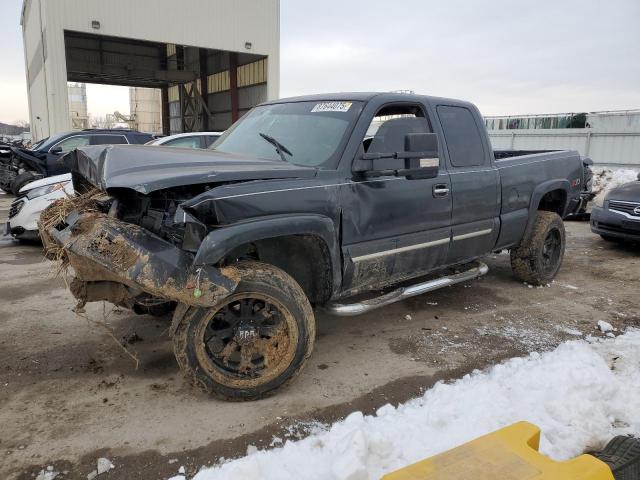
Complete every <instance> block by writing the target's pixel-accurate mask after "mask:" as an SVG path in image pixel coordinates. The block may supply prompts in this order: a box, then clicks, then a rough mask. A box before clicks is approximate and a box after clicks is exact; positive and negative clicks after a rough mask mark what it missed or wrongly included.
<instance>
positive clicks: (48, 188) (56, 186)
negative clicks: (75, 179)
mask: <svg viewBox="0 0 640 480" xmlns="http://www.w3.org/2000/svg"><path fill="white" fill-rule="evenodd" d="M67 183H69V182H59V183H52V184H51V185H45V186H44V187H38V188H34V189H33V190H29V191H28V192H27V198H28V199H29V200H33V199H34V198H37V197H41V196H42V195H47V194H48V193H51V192H55V191H56V190H62V189H63V188H64V187H65V185H66V184H67Z"/></svg>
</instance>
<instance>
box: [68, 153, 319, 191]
mask: <svg viewBox="0 0 640 480" xmlns="http://www.w3.org/2000/svg"><path fill="white" fill-rule="evenodd" d="M64 162H65V164H66V165H67V166H68V167H69V169H70V170H71V171H72V173H73V175H74V178H75V176H76V175H80V176H81V177H83V178H84V179H85V180H87V181H88V182H89V183H91V184H92V185H94V186H95V187H97V188H99V189H101V190H103V191H107V190H109V189H111V188H131V189H133V190H136V191H138V192H140V193H143V194H148V193H150V192H153V191H155V190H162V189H165V188H171V187H178V186H182V185H195V184H202V183H222V182H231V181H242V180H267V179H278V178H309V177H313V176H314V175H315V174H316V169H315V168H310V167H299V166H296V165H292V164H290V163H288V162H281V161H276V160H260V159H254V158H248V157H242V156H239V155H235V154H230V153H224V152H216V151H214V150H194V149H187V148H175V147H161V146H159V147H154V146H146V145H145V146H143V145H96V146H90V147H81V148H78V149H77V150H74V151H72V152H70V153H68V154H67V155H66V156H65V158H64ZM74 182H75V180H74Z"/></svg>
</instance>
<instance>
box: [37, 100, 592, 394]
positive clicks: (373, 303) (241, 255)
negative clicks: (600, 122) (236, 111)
mask: <svg viewBox="0 0 640 480" xmlns="http://www.w3.org/2000/svg"><path fill="white" fill-rule="evenodd" d="M211 148H212V149H211V150H209V151H202V150H183V149H180V150H178V149H171V148H162V147H148V148H132V147H126V146H116V147H112V148H110V149H108V150H106V149H105V148H100V147H83V148H79V149H77V150H74V151H73V152H71V153H70V154H69V155H68V156H67V157H65V161H67V162H69V164H70V165H71V169H72V178H73V184H74V188H75V190H76V191H77V192H83V191H87V190H88V189H89V188H98V189H100V190H102V191H103V192H104V195H102V196H100V197H99V198H96V197H92V198H95V201H94V203H93V204H92V205H90V207H91V208H88V209H87V208H86V207H84V208H82V207H80V208H79V209H76V210H72V211H71V212H70V213H69V214H68V216H67V217H66V219H65V220H64V221H62V222H57V221H56V219H57V218H59V217H58V216H57V215H55V211H54V209H55V208H58V207H55V206H54V208H52V212H50V213H51V216H50V218H52V219H53V221H52V222H50V223H48V224H47V225H48V228H46V229H45V230H44V231H42V232H41V235H42V237H43V239H45V243H46V244H48V245H51V247H52V248H53V249H56V248H57V249H58V250H57V251H58V252H60V250H59V249H62V251H63V252H66V257H67V260H68V261H69V262H70V265H71V266H72V267H73V270H74V273H75V275H76V278H75V279H74V280H73V281H72V282H71V284H70V289H71V291H72V293H73V294H74V295H75V296H76V298H77V299H78V308H79V309H81V308H82V307H83V306H84V304H85V303H86V302H90V301H102V300H107V301H110V302H113V303H116V304H119V305H124V306H126V307H129V308H133V309H134V310H140V309H143V311H144V309H145V308H150V307H153V308H160V307H161V306H163V305H165V306H167V307H169V306H173V305H177V306H176V308H175V312H174V317H173V324H172V327H171V330H170V332H171V335H172V338H173V341H174V350H175V354H176V358H177V361H178V363H179V364H180V366H181V368H182V369H183V371H184V372H185V373H186V374H187V375H188V376H189V378H191V379H192V380H193V382H194V383H196V384H198V385H200V386H201V387H203V388H204V389H205V390H206V391H208V392H212V393H215V394H217V395H219V396H222V397H225V398H243V399H253V398H259V397H261V396H264V395H266V394H268V393H269V392H271V391H273V390H275V389H276V388H278V387H280V386H282V385H284V384H285V383H287V382H288V381H290V380H291V379H292V378H294V377H295V376H296V374H297V373H298V372H300V370H301V368H302V366H303V364H304V363H305V361H306V359H307V358H308V357H309V356H310V355H311V352H312V350H313V345H314V341H315V317H314V312H313V308H312V307H322V308H324V309H327V310H328V311H329V312H331V313H333V314H335V315H356V314H359V313H363V312H366V311H369V310H371V309H374V308H378V307H382V306H384V305H387V304H389V303H391V302H394V301H397V300H401V299H404V298H407V297H410V296H412V295H417V294H420V293H425V292H428V291H431V290H435V289H436V288H441V287H444V286H448V285H453V284H455V283H459V282H462V281H467V280H470V279H472V278H475V277H478V276H480V275H484V274H485V273H486V272H487V266H486V265H485V264H483V263H481V262H477V260H478V259H479V258H481V257H483V256H485V255H487V254H489V253H491V252H494V251H497V250H502V249H508V250H510V251H511V264H512V268H513V272H514V274H515V276H516V278H518V279H519V280H520V281H526V282H528V283H530V284H534V285H542V284H546V283H548V282H550V281H551V280H552V279H553V278H554V276H555V275H556V273H557V272H558V269H559V268H560V265H561V263H562V258H563V254H564V248H565V230H564V224H563V222H562V218H563V216H564V215H565V214H566V213H567V212H573V211H575V209H576V207H577V206H578V205H579V203H580V201H581V194H582V192H583V185H585V175H586V174H585V169H584V164H583V159H581V158H580V155H579V154H578V153H577V152H575V151H547V152H531V151H528V152H520V151H501V152H499V153H497V152H494V151H493V150H492V148H491V144H490V142H489V137H488V135H487V132H486V130H485V127H484V122H483V119H482V116H481V115H480V112H478V109H477V108H476V107H475V106H473V105H472V104H470V103H467V102H462V101H459V100H452V99H444V98H435V97H427V96H419V95H407V94H397V93H380V94H376V93H350V94H349V93H342V94H328V95H317V96H308V97H298V98H292V99H284V100H277V101H273V102H269V103H266V104H263V105H260V106H258V107H256V108H255V109H253V110H252V111H251V112H249V113H247V114H246V115H245V116H244V117H243V118H242V119H241V120H240V121H239V122H237V123H235V124H234V125H233V126H232V127H231V128H230V129H229V130H227V131H226V132H225V133H224V134H223V135H222V136H221V137H220V138H219V139H218V141H217V142H216V143H215V144H213V145H212V147H211ZM132 163H134V164H135V165H136V168H135V170H133V169H132V168H131V164H132ZM68 201H69V202H71V200H68ZM85 205H86V203H85ZM46 214H47V210H45V212H44V213H43V216H45V215H46ZM408 282H411V283H410V284H408ZM365 293H366V294H368V295H369V296H370V298H368V299H362V297H361V295H362V294H365ZM358 296H360V297H359V298H358Z"/></svg>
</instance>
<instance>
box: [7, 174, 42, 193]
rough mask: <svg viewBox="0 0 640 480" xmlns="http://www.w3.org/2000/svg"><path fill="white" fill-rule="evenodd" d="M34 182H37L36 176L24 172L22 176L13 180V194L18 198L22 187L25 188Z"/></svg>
mask: <svg viewBox="0 0 640 480" xmlns="http://www.w3.org/2000/svg"><path fill="white" fill-rule="evenodd" d="M34 180H36V177H35V175H33V173H31V172H23V173H21V174H20V175H18V176H17V177H16V178H14V179H13V182H11V193H13V194H14V195H15V196H18V194H19V193H20V189H21V188H22V187H24V186H25V185H26V184H27V183H31V182H33V181H34Z"/></svg>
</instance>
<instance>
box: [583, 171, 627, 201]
mask: <svg viewBox="0 0 640 480" xmlns="http://www.w3.org/2000/svg"><path fill="white" fill-rule="evenodd" d="M637 179H638V170H632V169H630V168H620V169H618V170H611V169H610V168H593V185H592V191H593V193H595V194H596V196H595V198H594V199H593V202H594V205H602V201H604V197H605V196H606V195H607V193H608V192H609V190H611V189H612V188H616V187H618V186H620V185H622V184H624V183H629V182H633V181H634V180H637Z"/></svg>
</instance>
